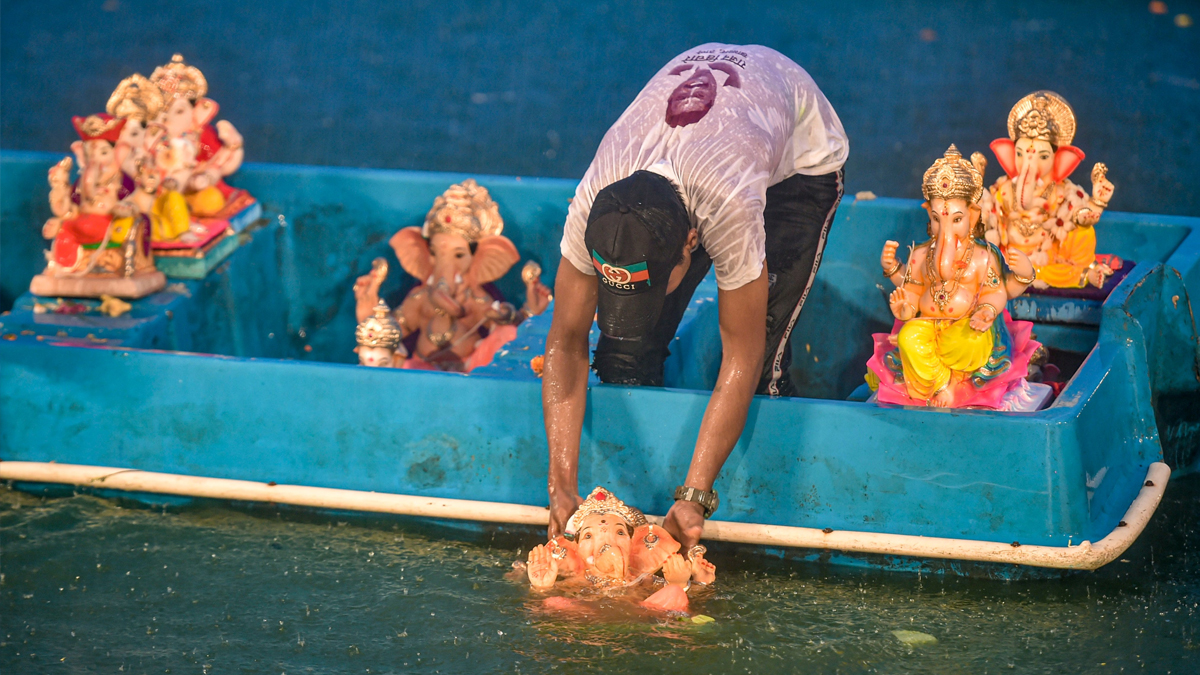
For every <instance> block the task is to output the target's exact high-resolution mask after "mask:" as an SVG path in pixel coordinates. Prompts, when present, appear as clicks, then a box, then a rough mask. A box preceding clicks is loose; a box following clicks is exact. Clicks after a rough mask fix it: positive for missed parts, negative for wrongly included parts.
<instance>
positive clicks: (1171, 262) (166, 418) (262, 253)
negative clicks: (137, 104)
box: [0, 152, 1200, 578]
mask: <svg viewBox="0 0 1200 675" xmlns="http://www.w3.org/2000/svg"><path fill="white" fill-rule="evenodd" d="M57 159H59V156H58V155H51V154H44V153H17V152H4V153H0V169H2V171H0V207H2V214H0V218H2V220H0V236H2V241H0V255H2V256H3V259H2V262H3V268H2V271H0V292H2V295H0V298H2V300H3V302H4V304H5V306H8V305H9V303H11V309H9V310H8V311H6V312H4V314H3V316H0V324H2V325H0V333H3V335H4V338H5V339H4V340H0V460H2V461H0V477H2V478H7V479H9V480H15V481H16V484H17V485H18V486H19V487H23V488H28V489H41V488H42V483H53V482H68V483H70V482H74V483H76V484H82V483H85V482H86V481H70V480H66V479H63V480H51V479H46V480H39V479H37V478H36V476H35V474H32V473H30V474H22V473H20V472H17V471H16V469H18V468H21V467H22V466H24V463H49V462H54V463H56V464H57V465H84V466H100V467H114V468H119V469H131V470H136V471H138V472H150V473H155V474H168V475H171V476H177V477H203V478H211V479H221V480H223V481H226V482H225V483H222V485H228V486H233V488H237V486H239V485H241V486H242V487H243V488H245V491H244V492H240V493H236V494H240V495H243V496H242V497H240V498H241V499H262V500H264V501H276V502H279V503H285V502H287V501H288V499H285V498H283V497H282V494H283V492H284V491H283V490H277V491H276V492H274V493H272V492H271V490H269V489H268V488H276V487H278V488H284V487H288V486H303V487H308V488H317V489H318V491H317V492H308V493H306V494H309V495H310V496H311V495H318V496H317V497H311V499H310V498H307V497H306V498H305V499H308V501H305V499H300V498H299V497H297V499H296V501H295V502H294V503H299V504H303V505H308V506H322V505H328V504H334V502H325V501H320V499H323V497H319V495H334V496H336V495H342V494H351V492H353V493H354V494H359V495H361V494H362V493H376V494H377V495H405V496H408V497H410V498H417V499H418V500H424V502H423V503H427V504H433V503H439V504H451V505H452V504H454V503H457V500H472V501H475V502H487V503H494V504H508V505H516V506H517V507H520V508H519V509H518V510H519V511H520V513H522V514H527V515H528V514H533V515H528V518H529V519H530V520H528V521H520V519H519V518H515V517H514V518H511V519H510V520H517V521H518V522H536V520H537V514H538V513H541V514H542V519H543V520H544V512H545V509H544V507H545V505H546V485H545V477H546V469H547V449H546V441H545V434H544V431H543V428H542V413H541V386H540V381H539V380H538V378H537V376H536V375H535V374H534V373H533V372H532V371H531V369H530V368H529V362H530V360H531V359H532V358H533V357H534V356H536V355H538V354H541V353H542V349H543V345H544V341H545V335H546V332H547V330H548V328H549V324H550V313H549V312H548V313H547V314H545V315H542V316H540V317H535V318H533V319H531V320H529V321H527V322H526V323H525V324H523V325H522V326H521V327H520V330H519V335H518V337H517V339H516V340H515V341H513V342H512V343H509V344H508V345H507V346H506V348H505V349H504V350H502V351H501V352H500V353H499V354H498V355H497V358H496V360H495V361H494V362H493V363H492V364H491V365H490V366H487V367H485V368H481V369H478V370H476V371H475V372H473V373H472V374H470V375H468V376H464V375H459V374H450V373H438V372H422V371H403V370H390V369H389V370H385V369H368V368H363V367H360V366H357V365H356V360H355V356H354V354H353V353H352V349H353V347H354V344H355V343H354V337H353V335H354V326H355V321H354V307H353V298H352V294H351V291H350V288H351V285H352V283H353V281H354V279H355V278H356V277H357V276H358V275H360V274H363V273H365V272H366V271H367V270H369V269H370V263H371V260H372V259H373V258H375V257H378V256H384V257H387V258H388V259H389V260H391V261H392V262H393V265H392V268H393V269H399V266H398V265H396V264H394V263H395V260H394V258H392V257H391V255H392V254H391V251H390V250H389V249H388V247H387V239H388V237H389V236H390V235H391V234H392V233H394V232H395V231H396V230H398V229H400V228H401V227H405V226H409V225H417V224H419V223H420V222H421V221H422V219H423V217H424V215H425V212H426V211H427V210H428V208H429V205H430V204H431V203H432V201H433V199H434V197H435V196H437V195H438V194H440V193H441V192H442V191H443V190H444V189H445V188H446V187H447V186H449V185H450V184H451V183H454V182H458V181H460V180H463V179H464V178H467V177H468V176H465V175H459V174H445V173H425V172H406V171H381V170H357V169H342V168H326V167H307V166H280V165H253V164H247V165H245V166H244V167H243V168H242V169H241V170H240V171H239V173H238V174H237V176H236V182H237V185H238V187H242V188H246V189H248V190H249V191H250V192H251V193H253V194H254V195H255V196H256V197H258V199H259V200H260V202H261V203H262V204H263V205H264V209H265V211H266V213H267V217H266V218H265V219H263V220H260V221H259V222H258V223H257V224H256V225H254V226H252V227H250V228H248V229H247V230H246V231H244V232H242V233H241V234H239V235H238V236H239V238H240V247H239V248H238V250H237V251H236V252H234V253H233V254H232V255H231V256H230V257H229V259H228V260H227V261H226V262H225V263H223V264H221V265H220V266H218V267H217V268H216V269H215V270H214V271H213V272H212V273H210V274H209V276H208V277H206V278H205V279H203V280H178V281H176V280H173V281H174V283H171V284H169V285H168V287H167V289H166V290H165V291H163V292H161V293H158V294H156V295H153V296H150V297H147V298H144V299H142V300H138V301H136V302H134V303H133V309H132V310H131V311H130V312H129V313H128V314H126V315H124V316H121V317H119V318H117V319H111V318H107V317H101V316H98V315H96V314H95V313H85V314H74V315H67V314H55V313H39V312H38V311H37V307H35V304H41V300H40V299H37V298H34V297H32V296H30V295H29V294H28V293H27V292H26V291H27V288H28V283H29V279H30V277H31V276H32V275H33V274H35V273H37V272H38V271H40V269H39V268H40V266H41V260H42V257H41V255H42V254H41V251H42V250H43V249H44V248H45V244H44V242H43V241H42V240H41V238H40V225H41V223H42V222H43V221H44V219H45V218H46V217H48V216H49V209H48V206H47V204H46V172H47V170H48V169H49V167H50V166H51V164H52V163H53V162H55V161H56V160H57ZM474 178H476V179H477V180H478V181H479V182H480V184H482V185H484V186H485V187H487V188H488V190H489V191H490V192H491V194H492V196H493V198H494V199H495V200H496V202H497V203H498V204H499V206H500V211H501V215H502V216H503V218H504V220H505V223H506V229H505V235H506V236H508V237H510V238H511V239H512V241H513V242H514V243H515V244H516V246H517V247H518V249H519V250H520V252H521V254H522V256H523V258H527V259H533V260H536V261H538V262H539V263H540V264H541V265H542V268H543V270H544V272H543V281H545V282H548V283H552V282H553V279H554V275H555V272H556V269H557V265H558V261H559V254H558V243H559V237H560V234H561V230H562V224H563V222H564V219H565V216H566V210H567V203H568V199H569V198H570V197H571V196H572V195H573V193H574V188H575V183H574V182H572V181H567V180H559V179H537V178H534V179H530V178H519V177H498V176H497V177H488V176H474ZM925 220H926V216H925V214H924V212H923V210H922V209H921V208H920V206H919V204H918V202H916V201H914V200H899V199H875V200H870V201H865V200H859V201H856V200H853V199H849V198H848V199H847V200H845V201H844V202H843V204H842V206H841V207H840V209H839V211H838V214H837V218H836V221H835V223H834V225H833V228H832V231H831V234H830V238H829V242H828V245H827V248H826V250H825V255H824V260H823V263H822V266H821V269H820V273H819V275H818V277H817V280H816V284H815V285H814V288H813V291H812V294H811V295H810V298H809V300H808V303H807V305H806V307H805V311H804V313H803V315H802V316H801V319H800V323H799V324H798V326H797V329H796V331H795V333H794V335H793V338H792V346H793V352H794V364H795V365H794V367H793V376H794V379H795V380H796V382H797V384H798V386H799V387H800V389H801V391H803V392H805V398H795V399H770V398H765V397H757V398H756V399H755V401H754V403H753V405H752V407H751V410H750V415H749V420H748V422H747V425H746V430H745V432H744V433H743V435H742V439H741V441H740V442H739V444H738V445H737V447H736V448H735V449H734V451H733V453H732V455H731V456H730V458H729V460H728V462H727V463H726V465H725V468H724V470H723V472H722V474H721V477H720V479H719V480H718V483H717V489H718V490H719V491H720V493H721V510H720V511H719V512H718V514H717V516H716V519H717V520H718V521H720V522H716V523H710V526H711V528H710V530H709V531H708V534H709V535H711V536H713V537H715V538H718V539H724V540H727V541H734V542H743V543H746V542H754V543H756V544H757V545H759V546H761V547H765V548H766V549H769V550H771V551H772V552H776V553H780V554H784V555H788V556H791V557H797V558H808V559H822V560H829V561H831V562H834V563H845V564H856V565H871V566H880V567H889V568H898V569H907V570H925V571H935V570H947V571H950V572H955V573H966V574H984V575H992V576H999V577H1006V578H1011V577H1014V576H1021V575H1034V574H1037V573H1038V572H1037V569H1038V568H1043V567H1044V568H1050V569H1064V568H1065V569H1072V568H1074V569H1090V568H1094V567H1096V566H1098V565H1102V564H1104V563H1105V562H1107V561H1109V560H1112V559H1113V558H1114V557H1116V556H1118V555H1119V554H1120V552H1121V551H1123V550H1124V548H1125V547H1126V546H1128V545H1129V543H1130V542H1132V541H1133V539H1134V538H1136V535H1137V533H1138V532H1140V529H1141V527H1142V526H1144V524H1145V521H1146V520H1147V519H1148V518H1149V517H1150V514H1152V513H1153V510H1154V507H1155V505H1157V502H1158V499H1159V498H1161V495H1162V490H1163V488H1164V485H1165V482H1166V479H1167V476H1168V474H1169V473H1170V471H1171V470H1174V471H1176V472H1177V473H1178V472H1182V471H1190V470H1194V469H1195V468H1197V466H1198V465H1200V343H1198V341H1197V336H1196V330H1195V321H1194V318H1193V315H1192V305H1191V300H1190V299H1189V298H1190V297H1200V264H1198V263H1200V218H1187V217H1175V216H1155V215H1141V214H1129V213H1117V212H1107V213H1105V214H1104V217H1103V219H1102V220H1101V222H1100V224H1099V225H1098V226H1097V232H1098V235H1099V241H1100V251H1101V252H1102V253H1116V254H1119V255H1121V256H1122V257H1123V258H1126V259H1128V260H1134V261H1137V262H1136V265H1135V266H1134V267H1133V269H1132V270H1131V271H1130V272H1129V274H1128V275H1127V276H1126V277H1125V278H1124V279H1123V280H1122V281H1121V283H1120V284H1119V285H1118V286H1117V287H1116V289H1115V290H1114V291H1113V292H1112V293H1111V294H1110V295H1109V296H1108V298H1107V299H1105V300H1104V301H1103V302H1100V301H1096V300H1077V299H1066V298H1049V297H1041V296H1039V297H1038V298H1036V299H1032V300H1028V301H1027V304H1026V305H1025V306H1024V308H1023V309H1022V310H1021V311H1024V312H1027V313H1028V314H1029V316H1030V317H1031V318H1033V319H1034V320H1035V328H1034V332H1035V333H1036V336H1037V339H1038V340H1039V341H1040V342H1042V343H1043V344H1045V345H1046V346H1047V347H1048V348H1049V349H1050V350H1051V355H1052V362H1056V363H1058V364H1059V365H1060V367H1061V368H1063V371H1064V375H1065V376H1068V377H1069V381H1067V383H1066V386H1065V387H1064V388H1063V390H1062V391H1061V393H1060V395H1059V396H1058V397H1057V399H1056V400H1055V401H1054V402H1053V404H1052V405H1050V406H1049V407H1048V408H1046V409H1043V410H1040V411H1037V412H1030V413H1003V412H993V411H982V410H952V411H945V410H933V409H917V408H904V407H891V406H879V405H876V404H873V403H867V402H865V401H863V400H862V399H863V398H864V396H863V395H862V387H861V385H862V384H863V376H864V374H865V373H866V365H865V364H866V361H867V359H868V357H869V355H870V353H871V347H872V343H871V338H870V335H871V333H873V332H880V331H886V330H887V329H889V328H890V326H891V322H892V319H891V315H890V313H889V311H888V308H887V303H886V301H885V295H884V291H883V289H882V287H881V286H880V285H879V284H880V278H879V273H878V269H877V261H878V251H879V248H880V246H881V245H882V243H883V241H884V240H886V239H895V240H898V241H901V242H908V241H913V240H921V239H923V238H924V236H923V233H924V227H925ZM411 283H412V280H411V279H408V280H402V281H401V280H395V279H393V280H392V281H391V286H385V288H384V289H383V291H384V294H385V295H387V294H393V295H394V294H398V293H402V292H403V291H404V290H405V289H406V287H407V286H408V285H411ZM498 285H499V286H500V288H501V290H503V291H504V292H505V293H506V295H507V296H508V297H509V298H510V299H516V300H517V301H519V300H520V299H521V294H522V293H523V290H522V289H523V287H522V284H521V282H520V278H519V270H518V269H516V268H514V270H513V271H512V272H510V274H509V275H508V276H507V277H505V278H504V279H502V280H500V282H499V284H498ZM715 298H716V286H715V283H714V282H712V281H711V279H710V280H708V281H706V282H705V283H704V284H702V285H701V287H700V289H699V290H698V291H697V293H696V296H695V298H694V300H693V303H692V307H691V309H690V310H689V311H688V313H687V315H686V316H685V318H684V322H683V323H682V324H681V327H680V331H679V334H678V337H677V340H676V343H675V346H674V348H673V349H672V355H671V357H670V359H669V361H668V363H667V367H666V377H665V380H666V385H667V386H666V387H664V388H629V387H620V386H610V385H600V384H598V383H593V386H592V387H591V390H590V395H589V403H588V412H587V417H586V419H585V422H584V429H583V439H582V444H581V449H580V481H581V483H580V485H581V488H583V489H584V490H587V489H590V487H591V486H593V485H604V486H607V487H608V488H610V489H612V490H613V491H614V492H616V493H618V494H621V495H629V497H628V499H629V500H630V501H632V502H634V503H636V504H637V505H638V506H639V507H641V508H643V509H644V510H646V511H647V513H658V514H662V513H665V512H666V511H667V509H668V508H669V507H670V505H671V494H672V489H673V487H674V486H675V484H676V483H677V482H678V481H679V478H680V477H681V476H682V475H683V474H684V473H685V472H686V468H687V465H688V461H689V459H690V457H691V452H692V447H693V443H694V441H695V437H696V433H697V430H698V428H699V425H700V420H701V416H702V414H703V411H704V408H705V405H706V403H707V401H708V391H707V390H711V388H712V385H713V382H714V380H715V377H716V372H717V368H718V366H719V362H720V341H719V337H718V335H717V330H716V303H715ZM1014 311H1017V308H1014ZM975 439H981V440H980V441H979V442H976V440H975ZM30 466H33V465H32V464H31V465H30ZM39 466H44V464H41V465H39ZM1168 467H1169V468H1168ZM10 468H11V471H10ZM36 475H42V474H36ZM104 475H105V476H111V475H113V472H109V473H107V474H104ZM31 476H34V477H31ZM180 480H183V479H180ZM184 482H186V480H185V481H184ZM118 483H119V481H118V480H117V479H116V477H114V478H112V479H110V480H109V481H107V482H90V483H87V484H88V485H90V486H91V487H92V488H95V489H99V490H103V489H105V488H106V487H108V488H111V487H113V486H115V485H118ZM128 485H134V483H130V484H128ZM137 485H142V484H137ZM118 487H119V486H118ZM121 489H126V490H134V492H132V493H131V494H133V495H134V496H135V497H136V498H138V499H143V500H146V501H149V502H156V501H158V500H162V499H164V497H161V496H156V495H153V494H150V492H155V491H158V490H155V489H151V488H145V487H142V488H137V487H136V486H135V487H128V486H126V487H124V488H121ZM231 489H232V488H231ZM238 489H241V488H238ZM288 489H289V490H291V488H290V487H289V488H288ZM321 490H324V491H325V492H321ZM293 492H294V493H295V494H300V491H296V490H293ZM293 492H289V493H288V494H292V493H293ZM205 494H208V493H205ZM212 494H217V493H212ZM221 494H225V493H221ZM230 494H235V493H230ZM272 494H275V495H281V496H280V498H278V499H275V498H272V497H271V495H272ZM255 495H259V496H255ZM372 499H374V498H372ZM337 503H341V502H337ZM330 508H338V507H336V506H331V507H330ZM344 508H353V507H344ZM497 508H499V507H497ZM381 510H386V509H381ZM421 513H422V514H424V515H435V516H436V515H437V513H438V511H436V509H435V510H432V511H428V510H427V511H423V512H421ZM446 513H449V512H448V511H447V512H446ZM497 513H499V511H497ZM456 517H457V516H456ZM480 519H481V520H503V518H499V517H497V518H480ZM751 530H753V532H755V533H756V534H754V536H753V537H752V536H750V535H749V534H748V533H749V532H750V531H751Z"/></svg>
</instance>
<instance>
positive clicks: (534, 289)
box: [525, 281, 554, 316]
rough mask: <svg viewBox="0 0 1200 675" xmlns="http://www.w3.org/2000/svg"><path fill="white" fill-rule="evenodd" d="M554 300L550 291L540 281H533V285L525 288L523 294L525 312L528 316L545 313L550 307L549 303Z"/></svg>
mask: <svg viewBox="0 0 1200 675" xmlns="http://www.w3.org/2000/svg"><path fill="white" fill-rule="evenodd" d="M553 298H554V296H553V295H551V293H550V289H549V288H547V287H546V285H545V284H543V283H542V282H540V281H534V282H533V284H531V285H530V286H528V287H526V292H525V312H526V313H528V314H529V316H537V315H538V314H541V313H542V312H544V311H546V308H547V307H549V306H550V301H551V300H552V299H553Z"/></svg>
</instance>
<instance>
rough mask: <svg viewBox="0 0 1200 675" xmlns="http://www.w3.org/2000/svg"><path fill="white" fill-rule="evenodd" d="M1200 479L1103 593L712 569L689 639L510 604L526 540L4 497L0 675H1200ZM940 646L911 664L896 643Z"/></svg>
mask: <svg viewBox="0 0 1200 675" xmlns="http://www.w3.org/2000/svg"><path fill="white" fill-rule="evenodd" d="M1197 506H1200V477H1192V478H1187V479H1182V480H1178V481H1175V482H1173V483H1172V484H1171V485H1170V486H1169V487H1168V489H1167V499H1166V501H1165V502H1164V504H1163V506H1162V508H1161V509H1160V511H1159V513H1158V515H1156V516H1155V519H1154V521H1153V522H1152V524H1151V526H1150V528H1149V529H1148V530H1147V532H1146V534H1145V535H1144V536H1143V539H1142V540H1141V541H1139V543H1138V544H1137V545H1135V547H1134V548H1133V549H1131V550H1130V551H1129V552H1128V553H1127V554H1126V555H1125V556H1124V558H1123V559H1122V560H1121V561H1120V562H1116V563H1114V564H1112V565H1110V566H1109V567H1108V568H1106V569H1104V570H1101V571H1099V572H1096V573H1091V574H1079V575H1075V576H1071V577H1068V578H1062V579H1052V580H1042V581H1020V582H998V581H985V580H976V579H963V578H956V577H943V576H934V577H930V576H921V577H918V576H917V575H913V574H906V573H889V572H875V571H865V570H857V569H847V568H839V567H831V566H822V565H819V564H814V563H798V562H790V561H786V560H779V559H775V558H765V557H763V556H761V555H747V554H746V553H734V552H726V553H725V554H722V553H721V552H717V553H716V554H715V555H714V559H715V562H716V563H717V564H718V565H719V566H720V568H721V576H720V578H719V580H718V586H717V588H716V591H715V593H713V594H712V595H711V596H710V597H708V598H705V599H702V600H701V601H699V602H697V603H695V605H694V607H693V611H696V612H702V613H703V614H706V615H709V616H712V617H713V618H715V619H716V621H715V622H714V623H711V624H707V625H703V626H698V625H694V624H691V623H682V622H679V621H672V620H667V619H658V618H654V617H647V616H642V615H639V614H638V613H636V612H633V611H625V612H617V613H615V614H613V615H612V616H610V617H609V619H608V621H607V622H606V623H604V624H601V625H591V626H577V625H572V624H570V623H567V622H564V621H563V620H561V619H558V618H555V617H554V616H550V615H547V614H545V613H544V612H541V611H539V606H540V605H539V601H538V599H537V598H535V597H533V596H532V595H531V594H530V592H529V591H528V590H527V589H526V588H525V587H524V586H523V585H522V584H519V583H514V582H512V581H508V580H506V579H505V578H504V575H505V573H506V572H507V571H508V570H509V569H511V563H512V561H513V560H514V559H516V558H517V557H518V555H519V553H520V549H521V548H522V547H528V545H529V544H530V543H532V542H531V541H530V539H529V538H527V537H522V536H518V535H508V534H500V535H496V534H482V535H480V534H464V533H462V532H460V531H454V530H448V529H441V528H435V527H431V526H424V525H421V524H413V523H400V522H396V521H372V520H365V519H362V520H358V519H356V520H351V521H346V520H344V519H339V518H338V517H337V516H325V515H316V514H302V513H282V514H281V513H277V512H275V511H272V510H266V509H262V510H255V511H250V512H248V511H243V510H236V509H233V508H226V507H223V506H216V505H204V506H192V507H186V508H179V509H168V510H166V511H164V510H161V509H158V510H154V509H146V508H136V507H135V508H130V507H123V506H122V505H120V504H118V503H116V502H113V501H108V500H103V499H98V498H95V497H90V496H73V497H62V498H43V497H40V496H33V495H29V494H24V493H20V492H15V491H11V490H7V489H3V488H0V572H2V575H3V576H2V577H0V672H2V673H5V674H6V675H7V674H9V673H27V672H28V673H39V672H55V673H57V672H67V673H87V672H95V673H119V672H125V673H202V674H208V673H308V672H316V673H325V672H339V673H352V672H357V673H410V672H420V673H462V672H488V673H490V672H549V671H556V672H578V671H585V670H603V671H604V672H612V673H621V672H647V671H651V672H659V671H665V672H680V673H688V674H695V673H708V672H713V673H733V672H752V673H773V672H789V673H790V672H810V673H963V672H969V673H996V672H1005V673H1008V672H1019V673H1022V672H1023V673H1085V672H1086V673H1091V672H1112V673H1116V672H1133V671H1138V672H1148V673H1168V672H1174V673H1195V672H1197V671H1200V544H1198V543H1197V542H1198V541H1200V538H1198V536H1197V535H1198V534H1200V510H1198V509H1197ZM897 630H907V631H917V632H919V633H923V634H926V635H930V636H933V638H936V640H937V641H936V643H932V644H925V645H921V646H909V645H907V644H905V643H904V642H902V641H901V640H900V639H899V638H897V637H896V636H895V635H894V634H893V631H897Z"/></svg>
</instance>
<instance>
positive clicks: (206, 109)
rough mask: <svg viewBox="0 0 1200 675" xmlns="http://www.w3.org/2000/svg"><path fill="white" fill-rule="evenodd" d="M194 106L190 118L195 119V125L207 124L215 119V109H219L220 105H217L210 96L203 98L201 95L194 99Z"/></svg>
mask: <svg viewBox="0 0 1200 675" xmlns="http://www.w3.org/2000/svg"><path fill="white" fill-rule="evenodd" d="M194 106H195V107H194V108H192V119H194V120H196V126H202V125H205V124H208V123H209V122H211V121H213V120H214V119H216V117H217V111H218V110H220V109H221V106H219V105H217V102H216V101H214V100H212V99H211V98H204V97H203V96H201V97H200V98H198V99H196V103H195V104H194Z"/></svg>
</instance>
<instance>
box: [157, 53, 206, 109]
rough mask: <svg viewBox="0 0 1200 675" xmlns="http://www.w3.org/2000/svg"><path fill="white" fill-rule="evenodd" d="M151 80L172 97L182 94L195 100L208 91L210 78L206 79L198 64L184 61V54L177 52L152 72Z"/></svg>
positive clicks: (165, 94) (164, 93) (166, 94)
mask: <svg viewBox="0 0 1200 675" xmlns="http://www.w3.org/2000/svg"><path fill="white" fill-rule="evenodd" d="M150 81H151V82H153V83H154V84H156V85H158V88H159V89H161V90H162V93H163V95H164V96H166V97H168V98H171V99H176V98H179V97H181V96H182V97H183V98H186V99H189V100H192V101H194V100H196V99H198V98H200V97H201V96H204V95H205V94H207V93H208V80H206V79H204V73H201V72H200V69H199V68H197V67H196V66H189V65H187V64H186V63H184V62H183V54H175V55H174V56H172V57H171V62H170V63H168V64H166V65H165V66H159V67H157V68H155V69H154V72H153V73H150Z"/></svg>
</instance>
